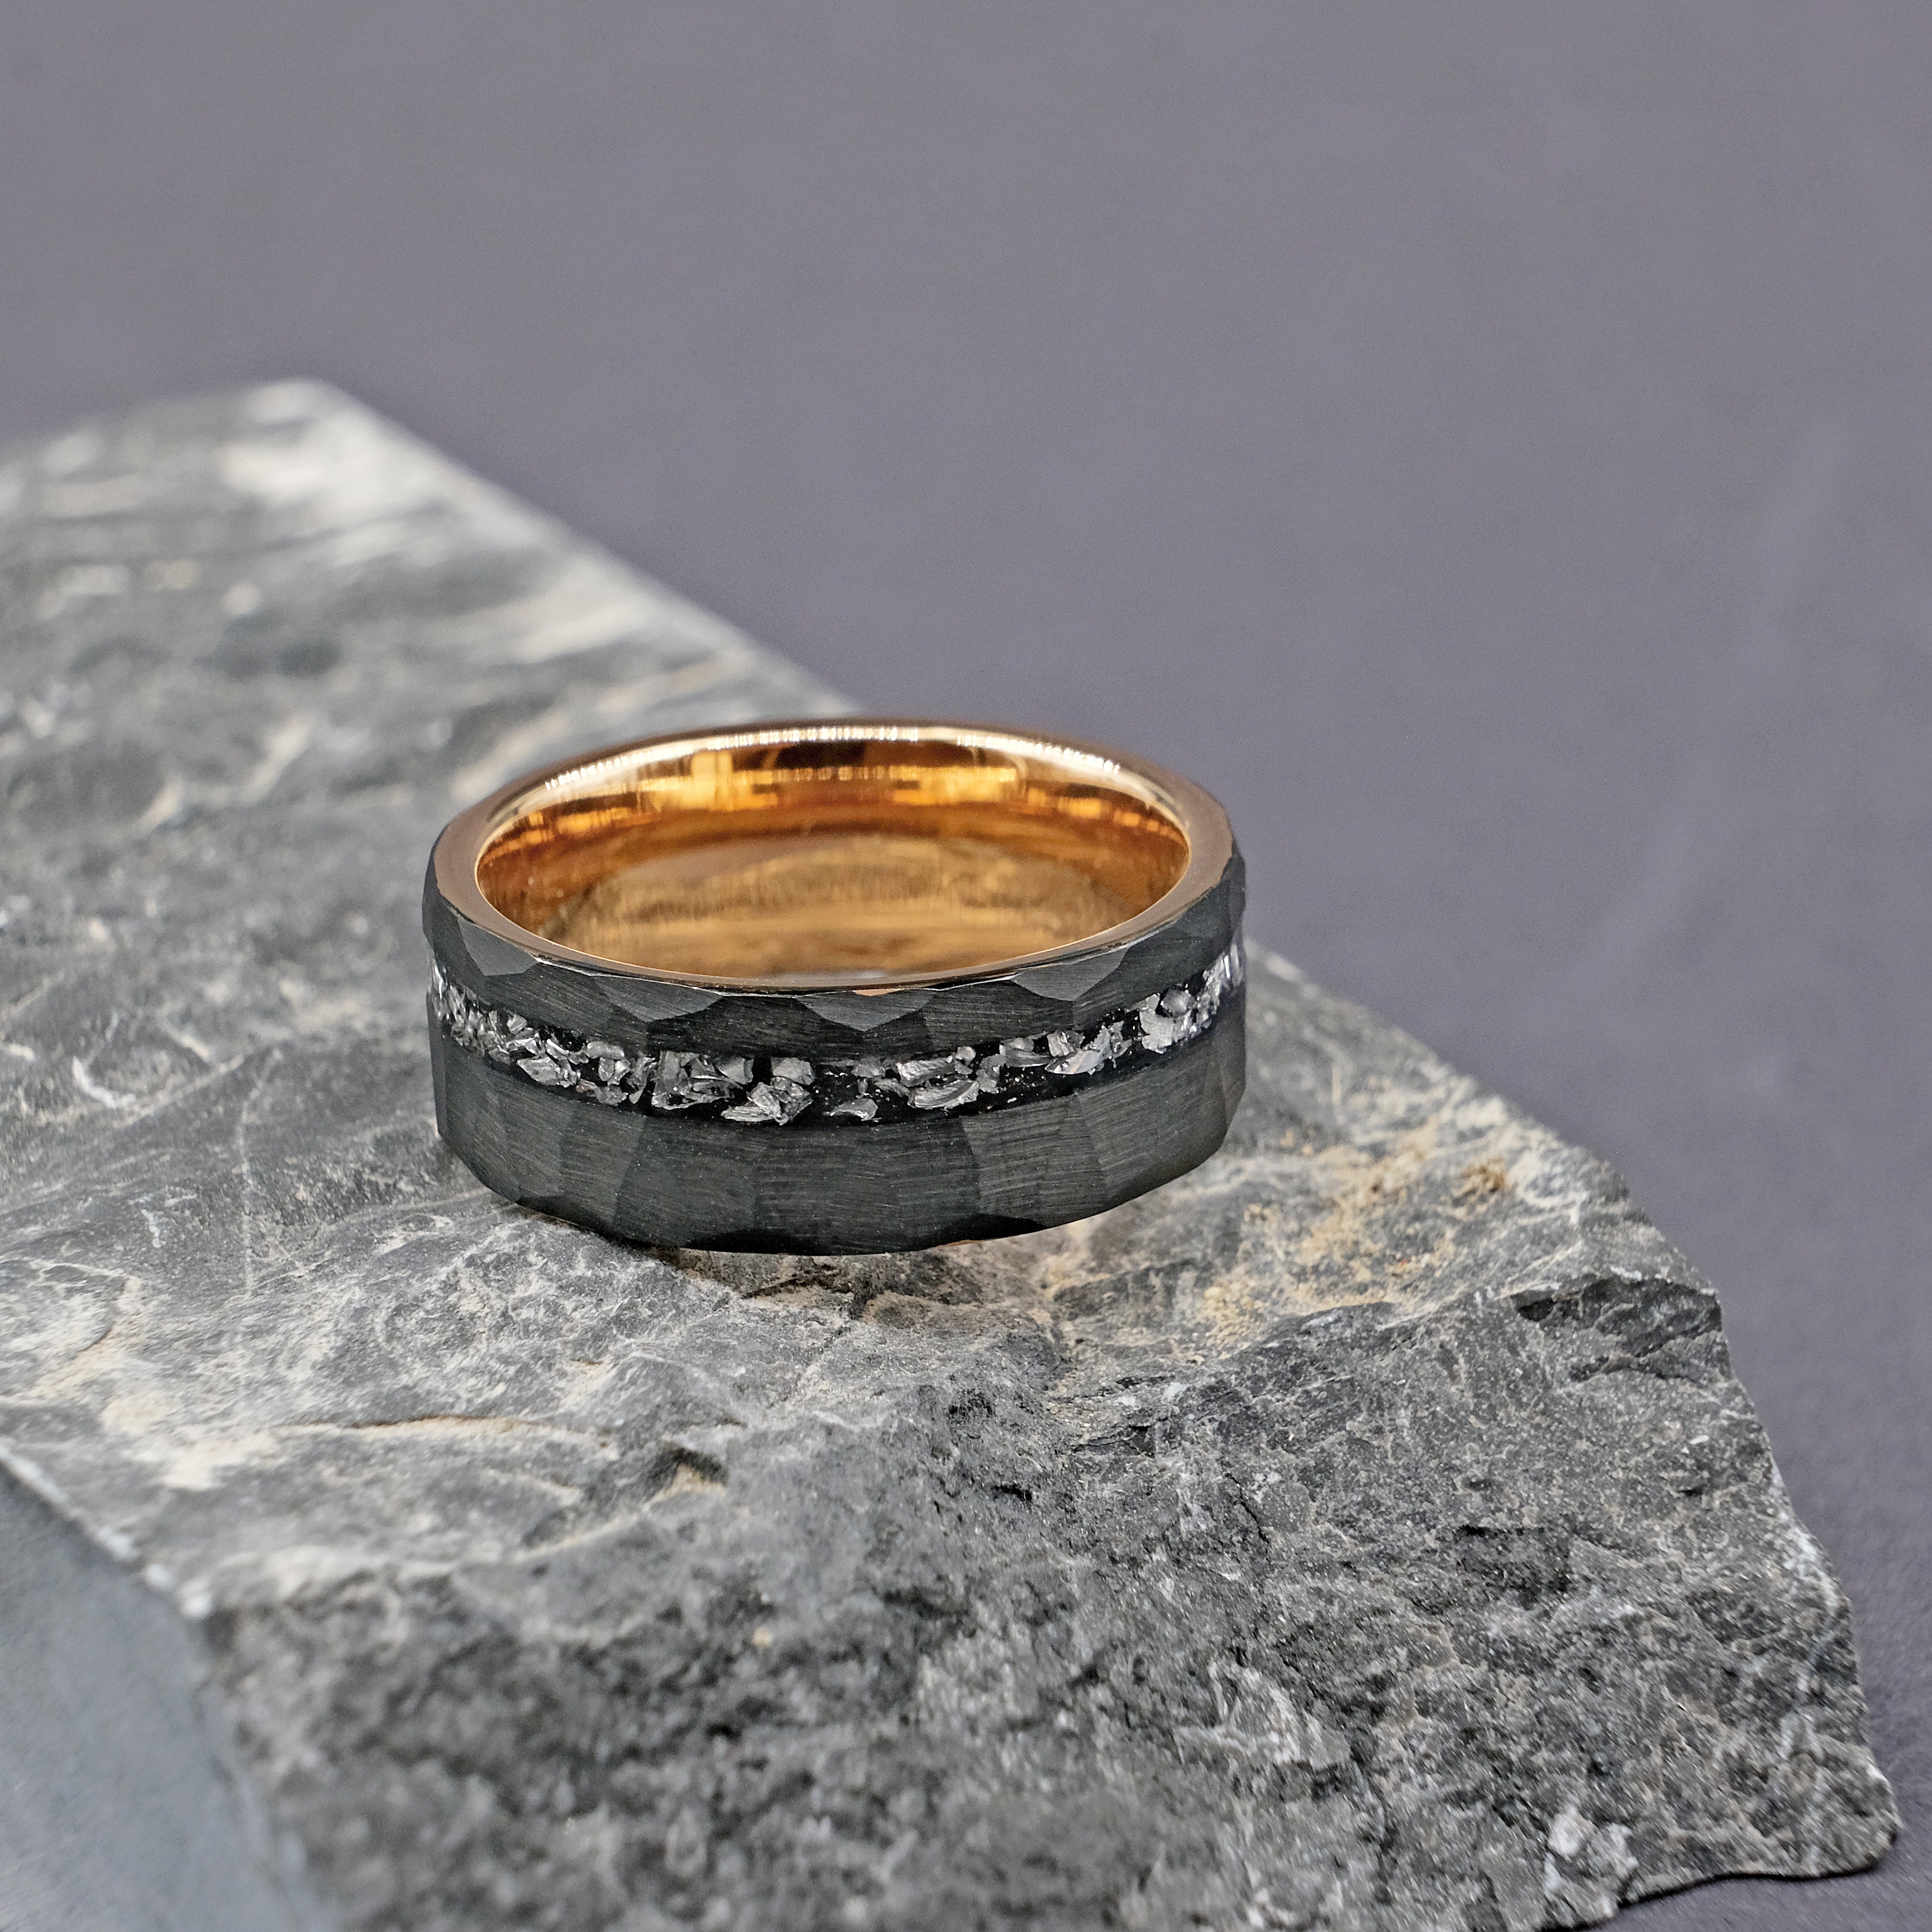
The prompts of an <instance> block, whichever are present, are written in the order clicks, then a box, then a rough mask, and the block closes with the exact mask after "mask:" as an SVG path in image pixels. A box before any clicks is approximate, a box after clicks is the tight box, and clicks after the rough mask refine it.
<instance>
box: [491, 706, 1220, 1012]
mask: <svg viewBox="0 0 1932 1932" xmlns="http://www.w3.org/2000/svg"><path fill="white" fill-rule="evenodd" d="M1163 778H1166V774H1161V775H1159V776H1158V777H1157V776H1154V775H1149V774H1148V772H1145V771H1140V770H1136V769H1133V767H1131V766H1128V765H1127V764H1125V763H1122V762H1121V760H1118V758H1116V757H1112V756H1109V755H1107V754H1103V753H1100V751H1097V750H1091V749H1088V748H1081V747H1076V746H1071V745H1059V744H1055V743H1052V742H1047V741H1036V740H1033V739H1028V738H1026V737H1024V736H1019V734H1016V733H1007V732H1001V731H996V730H988V729H981V728H979V727H944V726H936V725H930V724H878V723H875V722H871V721H866V722H862V723H858V724H854V723H853V722H852V721H845V720H827V721H823V722H820V723H818V724H805V725H794V726H789V727H782V728H778V729H773V728H769V727H767V728H763V729H760V728H757V727H752V728H748V729H747V730H742V731H733V732H721V733H710V734H707V735H706V736H702V737H686V738H680V739H663V740H658V741H655V742H651V743H648V744H645V745H634V746H631V747H628V748H625V749H624V750H622V751H616V752H613V753H610V754H607V755H606V756H604V757H599V758H598V759H595V760H592V761H591V762H589V763H584V764H580V765H577V766H572V767H567V768H563V769H559V770H557V771H555V772H552V773H550V774H549V775H546V776H544V778H541V779H539V780H538V781H536V782H535V784H532V785H531V786H529V787H526V788H525V789H523V790H520V791H519V792H517V793H514V794H512V795H510V796H506V797H502V798H499V799H498V800H496V801H493V802H492V804H493V806H494V809H493V811H491V812H490V829H488V830H487V832H486V834H485V836H484V839H483V842H482V846H481V852H480V853H479V855H478V858H477V860H476V865H475V883H476V886H477V888H478V890H479V891H480V892H481V895H482V896H483V898H484V899H485V900H486V901H487V903H488V904H490V906H491V907H493V908H494V909H495V910H496V911H497V912H498V913H500V914H501V915H502V916H503V917H504V918H505V919H508V920H510V921H511V922H513V923H514V925H516V926H519V927H520V928H521V929H523V931H524V932H527V933H529V934H532V935H535V937H537V938H539V939H541V940H544V941H548V942H550V944H551V945H553V946H555V947H562V948H565V949H567V950H569V951H571V952H573V953H584V954H589V955H591V956H594V957H595V958H597V959H601V960H607V961H614V962H619V963H620V964H622V965H628V966H631V967H635V968H641V969H643V970H646V971H653V972H659V973H664V974H670V975H674V976H676V977H680V978H685V977H690V978H702V979H723V980H738V981H742V980H766V981H772V980H775V981H779V982H784V981H793V982H796V981H798V980H817V981H821V982H822V981H824V980H829V979H841V980H852V981H855V982H859V983H865V982H876V981H878V980H904V979H919V978H922V977H930V976H932V975H936V974H950V973H954V972H959V971H971V970H974V969H983V968H989V967H995V966H998V965H1002V964H1004V963H1006V962H1019V961H1022V960H1025V959H1028V957H1030V956H1036V955H1039V954H1041V953H1053V952H1056V951H1058V950H1061V949H1064V948H1065V947H1069V946H1077V945H1080V944H1083V943H1085V942H1088V941H1094V940H1095V939H1100V938H1105V936H1106V935H1108V934H1109V933H1110V932H1113V931H1115V929H1118V928H1120V927H1121V926H1130V925H1132V924H1133V922H1136V920H1137V919H1139V918H1140V917H1141V916H1142V915H1144V914H1145V913H1148V910H1150V909H1151V907H1154V906H1155V905H1156V904H1157V903H1158V902H1159V901H1160V900H1161V899H1162V898H1163V897H1165V896H1166V895H1167V894H1169V892H1172V891H1173V890H1174V889H1175V887H1176V886H1178V885H1179V884H1180V883H1181V881H1182V880H1183V879H1184V876H1185V875H1187V874H1188V872H1189V871H1190V859H1191V858H1193V857H1194V856H1196V855H1195V853H1194V850H1193V842H1192V841H1190V836H1189V831H1188V827H1187V820H1188V818H1189V817H1190V813H1189V811H1188V810H1187V804H1186V802H1184V801H1180V800H1177V799H1176V797H1175V796H1174V795H1173V793H1174V789H1175V787H1174V781H1171V780H1169V781H1168V782H1167V783H1166V784H1163V782H1162V781H1161V780H1162V779H1163ZM1184 789H1186V790H1191V789H1192V788H1191V787H1187V788H1184ZM1203 796H1204V798H1205V795H1203Z"/></svg>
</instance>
